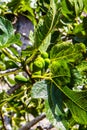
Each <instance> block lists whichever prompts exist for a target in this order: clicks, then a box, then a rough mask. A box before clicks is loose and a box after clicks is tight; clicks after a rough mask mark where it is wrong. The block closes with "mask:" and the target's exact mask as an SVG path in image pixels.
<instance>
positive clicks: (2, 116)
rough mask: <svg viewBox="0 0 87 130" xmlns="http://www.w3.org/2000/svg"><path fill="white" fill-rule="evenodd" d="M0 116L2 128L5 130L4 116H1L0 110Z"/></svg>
mask: <svg viewBox="0 0 87 130" xmlns="http://www.w3.org/2000/svg"><path fill="white" fill-rule="evenodd" d="M0 117H1V120H2V124H3V128H4V130H7V129H6V127H5V122H4V118H3V116H2V112H1V111H0Z"/></svg>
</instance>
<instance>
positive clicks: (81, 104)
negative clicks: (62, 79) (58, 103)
mask: <svg viewBox="0 0 87 130" xmlns="http://www.w3.org/2000/svg"><path fill="white" fill-rule="evenodd" d="M53 83H54V84H55V85H56V86H57V87H58V88H59V89H60V90H61V92H63V94H64V95H65V96H66V97H67V98H68V100H69V102H68V100H66V101H65V102H66V104H68V107H69V108H70V110H71V113H72V114H73V118H74V120H75V121H78V123H80V124H87V90H84V91H80V92H77V91H73V90H71V89H69V88H68V87H67V86H65V87H60V86H58V85H57V84H56V82H55V81H53ZM69 105H70V106H69ZM77 110H78V111H77ZM76 112H77V114H76ZM80 112H82V113H83V115H84V117H83V118H82V114H81V113H80ZM78 116H79V117H78ZM82 119H84V120H83V121H82Z"/></svg>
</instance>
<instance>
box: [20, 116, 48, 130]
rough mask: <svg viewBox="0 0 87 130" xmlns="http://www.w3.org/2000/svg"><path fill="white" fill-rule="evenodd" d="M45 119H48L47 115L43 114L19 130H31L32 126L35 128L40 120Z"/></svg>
mask: <svg viewBox="0 0 87 130" xmlns="http://www.w3.org/2000/svg"><path fill="white" fill-rule="evenodd" d="M45 117H46V115H45V114H41V115H40V116H38V117H36V118H35V119H34V120H32V121H31V122H28V123H26V124H25V125H24V126H23V127H21V128H19V130H29V129H30V128H31V127H32V126H34V125H35V124H36V123H38V122H39V121H40V120H42V119H44V118H45Z"/></svg>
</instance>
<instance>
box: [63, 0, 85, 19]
mask: <svg viewBox="0 0 87 130" xmlns="http://www.w3.org/2000/svg"><path fill="white" fill-rule="evenodd" d="M83 8H84V2H83V0H62V13H63V15H64V16H65V17H66V18H68V19H71V20H72V19H73V18H75V17H77V16H79V15H80V14H81V12H82V10H83Z"/></svg>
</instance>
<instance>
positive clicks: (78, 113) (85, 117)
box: [66, 100, 87, 125]
mask: <svg viewBox="0 0 87 130" xmlns="http://www.w3.org/2000/svg"><path fill="white" fill-rule="evenodd" d="M66 104H67V106H68V108H69V109H70V111H71V114H72V117H73V118H74V120H75V121H76V122H78V123H80V124H85V125H87V111H84V110H83V109H81V108H80V107H78V106H77V105H76V104H75V103H73V102H72V101H70V100H69V101H68V102H67V103H66Z"/></svg>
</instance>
